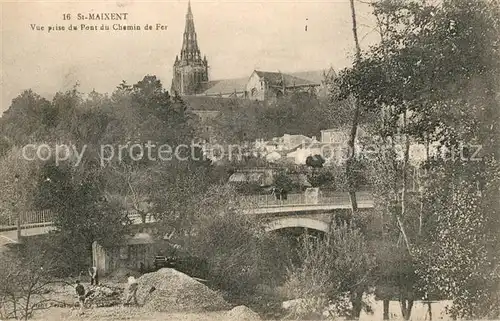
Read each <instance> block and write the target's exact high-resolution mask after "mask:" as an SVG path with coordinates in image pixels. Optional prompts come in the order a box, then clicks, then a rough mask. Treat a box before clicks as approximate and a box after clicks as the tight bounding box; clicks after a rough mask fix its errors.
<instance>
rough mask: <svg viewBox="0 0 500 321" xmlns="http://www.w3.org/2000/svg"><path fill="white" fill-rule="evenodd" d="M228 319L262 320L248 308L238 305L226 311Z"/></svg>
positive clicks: (240, 320)
mask: <svg viewBox="0 0 500 321" xmlns="http://www.w3.org/2000/svg"><path fill="white" fill-rule="evenodd" d="M226 317H227V319H228V320H238V321H256V320H262V319H261V318H260V316H259V315H258V314H257V313H256V312H254V311H252V310H251V309H250V308H248V307H246V306H244V305H240V306H237V307H235V308H233V309H232V310H230V311H228V312H227V314H226Z"/></svg>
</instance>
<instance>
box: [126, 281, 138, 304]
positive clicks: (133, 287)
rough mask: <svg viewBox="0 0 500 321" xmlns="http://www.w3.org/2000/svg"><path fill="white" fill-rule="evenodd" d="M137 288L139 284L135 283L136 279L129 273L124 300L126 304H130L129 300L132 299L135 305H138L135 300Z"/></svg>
mask: <svg viewBox="0 0 500 321" xmlns="http://www.w3.org/2000/svg"><path fill="white" fill-rule="evenodd" d="M138 288H139V284H138V283H137V280H136V279H135V278H134V277H133V276H132V275H130V276H129V277H128V293H127V300H126V301H125V304H126V305H129V304H130V301H132V299H133V300H134V304H135V305H139V303H138V302H137V289H138Z"/></svg>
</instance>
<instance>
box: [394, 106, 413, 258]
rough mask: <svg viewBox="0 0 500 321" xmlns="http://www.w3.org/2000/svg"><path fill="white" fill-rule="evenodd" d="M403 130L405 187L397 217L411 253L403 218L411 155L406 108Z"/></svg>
mask: <svg viewBox="0 0 500 321" xmlns="http://www.w3.org/2000/svg"><path fill="white" fill-rule="evenodd" d="M403 132H404V136H405V149H404V159H403V169H402V171H403V189H402V192H401V215H398V216H396V219H397V221H398V225H399V229H400V231H401V235H402V236H403V239H404V241H405V244H406V249H407V250H408V253H410V255H411V247H410V242H409V240H408V237H407V235H406V233H405V229H404V225H403V221H402V218H404V216H405V214H406V184H407V181H408V173H407V171H408V159H409V155H410V140H409V138H408V134H407V133H406V110H405V111H404V113H403Z"/></svg>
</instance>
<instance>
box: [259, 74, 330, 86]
mask: <svg viewBox="0 0 500 321" xmlns="http://www.w3.org/2000/svg"><path fill="white" fill-rule="evenodd" d="M255 73H256V74H257V75H258V76H259V77H261V78H264V79H265V80H266V81H267V82H268V83H269V85H270V86H283V82H284V85H285V87H293V86H304V85H319V84H320V83H315V82H312V81H310V80H307V79H303V78H299V77H295V76H292V75H290V74H285V73H281V72H270V71H259V70H255Z"/></svg>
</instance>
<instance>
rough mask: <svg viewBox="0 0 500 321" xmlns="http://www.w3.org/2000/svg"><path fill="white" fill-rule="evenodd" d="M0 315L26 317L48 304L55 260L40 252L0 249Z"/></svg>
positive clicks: (4, 317)
mask: <svg viewBox="0 0 500 321" xmlns="http://www.w3.org/2000/svg"><path fill="white" fill-rule="evenodd" d="M0 256H1V260H0V264H1V268H0V307H1V308H0V317H1V318H2V319H10V318H16V319H21V320H28V319H29V318H31V317H32V316H33V313H34V312H35V311H36V310H40V309H44V308H46V307H47V306H48V303H49V302H50V299H48V298H46V296H45V294H47V292H48V291H49V285H50V284H51V283H52V282H53V279H52V276H51V272H52V270H53V268H54V267H55V261H54V260H52V259H51V258H49V257H47V256H46V255H45V253H44V252H39V251H36V252H35V251H30V250H29V249H26V248H19V246H18V247H17V248H9V249H3V250H2V251H1V252H0Z"/></svg>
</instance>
